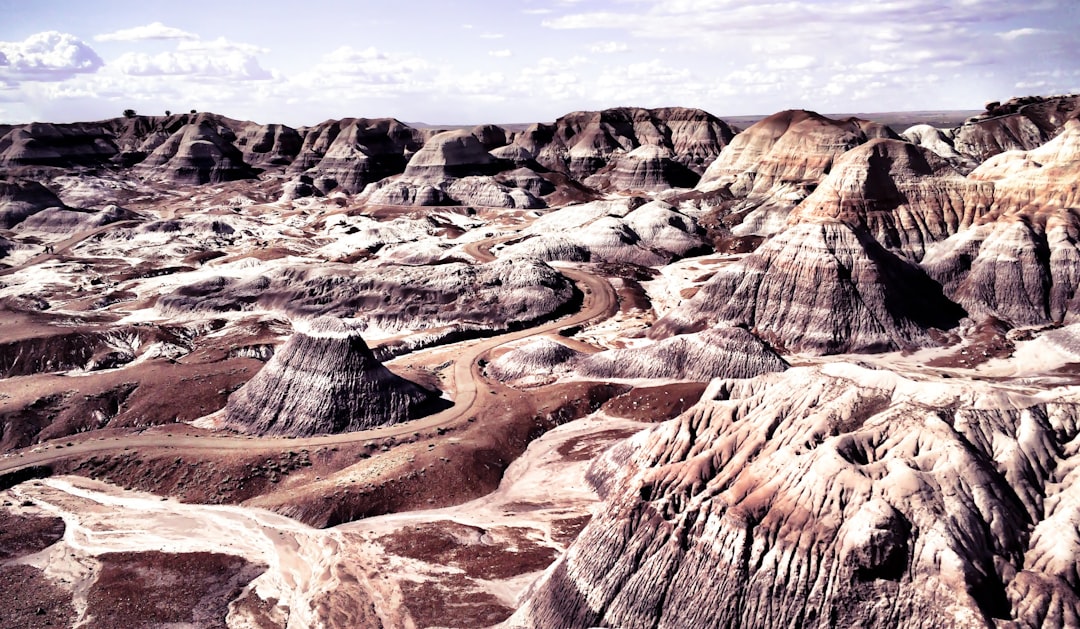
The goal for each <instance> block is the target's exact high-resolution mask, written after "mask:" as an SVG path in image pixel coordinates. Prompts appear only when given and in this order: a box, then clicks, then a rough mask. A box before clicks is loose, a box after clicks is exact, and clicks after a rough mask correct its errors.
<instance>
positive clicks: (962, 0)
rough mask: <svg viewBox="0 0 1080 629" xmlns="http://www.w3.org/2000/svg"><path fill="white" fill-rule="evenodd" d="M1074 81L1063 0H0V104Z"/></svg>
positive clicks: (313, 103)
mask: <svg viewBox="0 0 1080 629" xmlns="http://www.w3.org/2000/svg"><path fill="white" fill-rule="evenodd" d="M1075 92H1080V0H1024V1H1023V2H1018V1H1016V0H877V1H875V0H862V1H859V2H852V1H842V0H764V1H761V2H757V1H753V0H521V1H518V2H506V1H496V0H485V1H480V0H456V1H455V0H438V1H436V0H417V1H411V0H398V1H396V2H387V1H385V0H382V1H370V0H353V1H351V2H350V1H344V0H301V1H296V0H294V1H290V2H273V1H265V0H264V1H262V2H243V1H238V0H215V1H209V0H182V1H179V2H178V1H176V0H170V1H168V2H161V1H158V0H138V1H129V0H109V1H105V0H102V1H99V2H87V1H86V0H66V1H64V0H52V1H50V0H33V1H30V0H0V123H21V122H31V121H50V122H72V121H82V120H99V119H103V118H111V117H115V116H118V115H120V114H121V113H122V112H123V111H124V110H125V109H128V108H131V109H135V110H136V111H137V112H138V113H140V114H163V113H164V112H165V111H166V110H171V111H173V112H181V111H188V110H191V109H196V110H199V111H213V112H216V113H220V114H223V115H226V116H229V117H232V118H237V119H242V120H254V121H256V122H261V123H270V122H278V123H284V124H288V125H291V126H303V125H311V124H315V123H318V122H322V121H324V120H328V119H335V118H343V117H350V116H352V117H369V118H374V117H383V116H392V117H395V118H397V119H399V120H402V121H405V122H426V123H430V124H444V125H449V124H478V123H482V122H490V123H515V122H540V121H552V120H554V119H555V118H557V117H558V116H560V115H562V114H565V113H568V112H571V111H577V110H596V109H604V108H608V107H618V106H639V107H662V106H686V107H700V108H702V109H705V110H707V111H709V112H711V113H713V114H716V115H720V116H724V115H729V116H735V115H753V114H769V113H773V112H776V111H780V110H783V109H789V108H803V109H813V110H815V111H819V112H822V113H860V112H883V111H911V110H943V109H968V110H970V109H981V108H982V107H983V105H984V103H986V102H988V101H992V100H1006V99H1008V98H1010V97H1012V96H1023V95H1029V94H1041V95H1049V94H1063V93H1075Z"/></svg>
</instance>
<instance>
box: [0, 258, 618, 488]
mask: <svg viewBox="0 0 1080 629" xmlns="http://www.w3.org/2000/svg"><path fill="white" fill-rule="evenodd" d="M489 247H490V245H489ZM474 251H476V253H477V254H479V255H477V257H478V258H481V259H484V258H488V257H489V256H490V251H489V250H487V249H484V248H482V247H479V246H478V247H477V248H476V249H474ZM485 254H486V255H485ZM490 259H493V257H491V258H490ZM560 272H561V273H563V274H564V275H566V276H567V277H569V278H570V279H571V280H573V281H574V282H575V283H576V284H577V286H578V288H579V290H581V292H582V293H583V296H584V297H583V302H582V305H581V309H580V310H579V311H578V312H576V313H574V314H572V315H567V316H564V317H562V318H560V319H556V320H554V321H549V322H547V323H544V324H542V325H538V326H536V327H533V328H528V329H525V330H518V331H515V332H508V333H506V334H500V335H498V336H494V337H490V338H486V339H480V340H471V341H463V342H461V343H456V344H452V345H442V346H438V347H439V348H441V349H445V348H447V347H453V348H455V349H456V350H457V357H456V359H455V360H454V367H453V368H454V378H453V382H454V384H455V386H454V389H455V390H454V392H453V393H454V396H453V399H454V406H452V407H451V408H449V409H447V410H445V411H443V412H441V413H436V414H434V415H429V416H427V417H423V418H420V419H416V420H412V421H408V422H404V423H401V424H394V425H392V426H385V427H382V428H375V429H372V430H364V431H359V432H350V433H344V434H337V435H326V436H319V437H307V438H284V437H261V438H252V437H233V436H205V437H201V436H192V435H168V434H139V435H129V436H124V437H118V438H111V439H108V440H94V439H89V440H86V441H78V442H76V441H75V440H74V439H75V438H73V437H65V438H63V439H57V440H54V441H49V442H44V443H42V444H37V445H35V446H33V447H32V448H24V449H22V450H16V451H14V452H10V453H7V454H5V455H3V456H2V457H0V474H6V473H9V472H14V471H16V470H19V469H21V468H26V467H32V466H42V465H48V464H51V463H55V462H57V461H61V460H64V459H70V458H77V457H82V456H84V455H88V454H100V453H111V452H118V451H122V450H125V449H130V450H136V451H137V450H138V449H142V448H174V449H178V450H185V451H197V450H203V451H230V450H232V451H236V450H275V449H280V450H288V449H296V448H317V447H320V446H332V445H338V444H346V443H356V442H363V441H369V440H372V439H380V438H387V437H399V436H404V435H412V434H413V433H416V432H420V431H424V430H431V429H435V428H439V427H449V426H451V425H454V424H457V423H459V422H465V421H467V420H468V418H470V417H472V416H475V415H477V414H478V413H479V412H480V411H481V410H482V409H483V408H485V407H486V406H487V405H489V404H491V403H492V402H494V401H495V400H496V398H498V396H499V390H500V389H502V388H503V387H502V385H500V384H497V383H493V382H488V381H487V380H485V379H484V377H483V376H482V375H481V373H480V364H479V361H480V359H481V358H483V357H484V355H485V354H487V353H488V352H490V351H491V350H493V349H495V348H497V347H499V346H501V345H504V344H506V343H510V342H512V341H517V340H520V339H524V338H528V337H531V336H538V335H541V334H548V333H551V332H556V331H558V330H560V329H563V328H566V327H570V326H576V325H586V324H588V323H592V322H595V321H600V320H603V319H605V318H607V317H610V316H611V315H613V314H614V313H615V311H616V310H617V309H618V298H617V296H616V295H615V291H614V290H613V289H612V287H611V285H610V284H609V283H608V282H607V281H606V280H604V279H603V278H600V277H597V276H594V275H591V274H589V273H586V272H583V271H580V270H576V269H568V268H562V269H560ZM65 443H72V445H70V446H65V445H64V444H65Z"/></svg>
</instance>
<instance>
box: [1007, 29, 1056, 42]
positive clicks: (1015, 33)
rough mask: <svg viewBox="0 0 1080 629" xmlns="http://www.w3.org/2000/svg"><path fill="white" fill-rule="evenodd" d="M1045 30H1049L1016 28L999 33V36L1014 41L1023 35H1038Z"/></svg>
mask: <svg viewBox="0 0 1080 629" xmlns="http://www.w3.org/2000/svg"><path fill="white" fill-rule="evenodd" d="M1045 32H1047V31H1045V30H1043V29H1041V28H1016V29H1013V30H1011V31H1006V32H1004V33H998V34H997V36H998V37H1000V38H1002V39H1004V40H1005V41H1013V40H1016V39H1020V38H1021V37H1030V36H1031V35H1038V34H1040V33H1045Z"/></svg>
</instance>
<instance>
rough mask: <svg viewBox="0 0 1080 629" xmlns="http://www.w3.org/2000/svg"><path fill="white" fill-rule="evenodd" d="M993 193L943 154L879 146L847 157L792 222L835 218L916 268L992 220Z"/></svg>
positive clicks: (886, 143)
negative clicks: (941, 244)
mask: <svg viewBox="0 0 1080 629" xmlns="http://www.w3.org/2000/svg"><path fill="white" fill-rule="evenodd" d="M992 199H993V186H991V185H989V184H985V183H979V182H975V181H970V180H968V179H966V178H964V177H963V176H962V175H961V174H960V172H959V171H957V170H956V169H955V168H953V167H952V166H951V165H950V164H949V163H948V162H946V161H945V160H944V159H943V158H941V157H940V156H938V155H937V154H935V153H933V152H931V151H929V150H927V149H924V148H920V147H918V146H915V145H914V144H910V143H907V142H902V141H900V140H885V139H874V140H870V141H869V142H867V143H865V144H862V145H860V146H858V147H856V148H853V149H851V150H850V151H848V152H847V153H844V154H843V155H842V156H841V157H840V158H839V159H837V160H836V163H835V165H834V166H833V170H832V172H831V173H829V174H828V175H827V176H826V177H825V179H824V180H823V181H822V182H821V185H820V186H818V188H817V189H816V190H815V191H814V192H813V193H812V194H811V195H810V196H809V197H807V198H806V200H805V201H803V202H802V203H801V204H800V205H799V206H798V208H796V209H795V210H794V211H793V212H792V214H791V216H790V219H789V222H798V221H800V220H807V219H809V220H816V219H819V218H831V219H837V220H841V221H844V222H846V223H848V224H850V225H857V226H859V227H860V228H862V229H865V230H866V231H867V232H869V233H870V234H871V235H872V236H873V237H874V238H875V239H876V240H877V241H878V242H879V243H880V244H882V245H884V246H885V247H887V248H889V249H892V250H894V251H895V252H897V253H899V254H901V255H904V256H907V257H909V258H911V259H914V260H920V259H921V258H922V257H923V255H924V253H925V250H926V247H927V246H929V245H931V244H933V243H935V242H938V241H941V240H945V239H946V238H948V237H949V236H952V235H953V234H956V233H957V232H959V231H961V230H963V229H966V228H968V227H970V226H971V225H974V224H975V223H976V222H978V221H979V220H980V219H981V218H982V217H983V216H985V215H986V214H988V213H989V211H990V205H991V202H992Z"/></svg>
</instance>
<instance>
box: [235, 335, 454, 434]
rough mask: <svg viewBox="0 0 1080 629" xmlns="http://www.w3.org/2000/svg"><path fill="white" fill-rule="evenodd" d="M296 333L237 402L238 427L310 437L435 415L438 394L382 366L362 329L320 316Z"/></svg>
mask: <svg viewBox="0 0 1080 629" xmlns="http://www.w3.org/2000/svg"><path fill="white" fill-rule="evenodd" d="M293 327H294V329H295V333H294V334H293V335H292V337H290V338H289V340H288V341H286V342H285V344H284V345H283V346H282V347H281V348H280V349H278V350H277V351H276V352H275V353H274V356H273V358H271V359H270V361H269V362H267V363H266V365H265V366H264V367H263V368H262V369H261V370H260V371H259V373H257V374H256V375H255V377H254V378H252V379H251V380H250V381H249V382H248V383H247V384H245V385H244V386H243V387H241V388H240V389H238V390H237V391H236V392H235V393H233V394H232V395H230V396H229V401H228V404H227V405H226V407H225V421H226V423H227V424H228V425H229V426H230V427H232V428H235V429H236V430H239V431H241V432H245V433H248V434H254V435H260V436H263V435H277V436H290V437H307V436H311V435H318V434H336V433H342V432H350V431H355V430H364V429H367V428H373V427H375V426H384V425H387V424H395V423H398V422H402V421H406V420H409V419H413V418H415V417H418V416H420V415H421V414H423V413H424V412H425V411H427V410H431V402H432V401H433V400H434V399H436V397H437V394H436V393H435V392H433V391H429V390H427V389H424V388H422V387H420V386H418V385H416V384H414V383H412V382H410V381H408V380H405V379H404V378H401V377H399V376H396V375H394V374H393V373H391V372H390V370H388V369H387V368H386V367H384V366H383V365H382V364H381V363H380V362H379V361H378V360H376V359H375V356H374V355H373V354H372V353H371V350H370V349H368V346H367V344H366V343H364V339H362V338H361V337H360V330H359V327H358V326H357V324H356V322H354V321H349V320H346V319H336V318H329V317H320V318H317V319H311V320H298V321H296V322H294V325H293Z"/></svg>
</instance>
